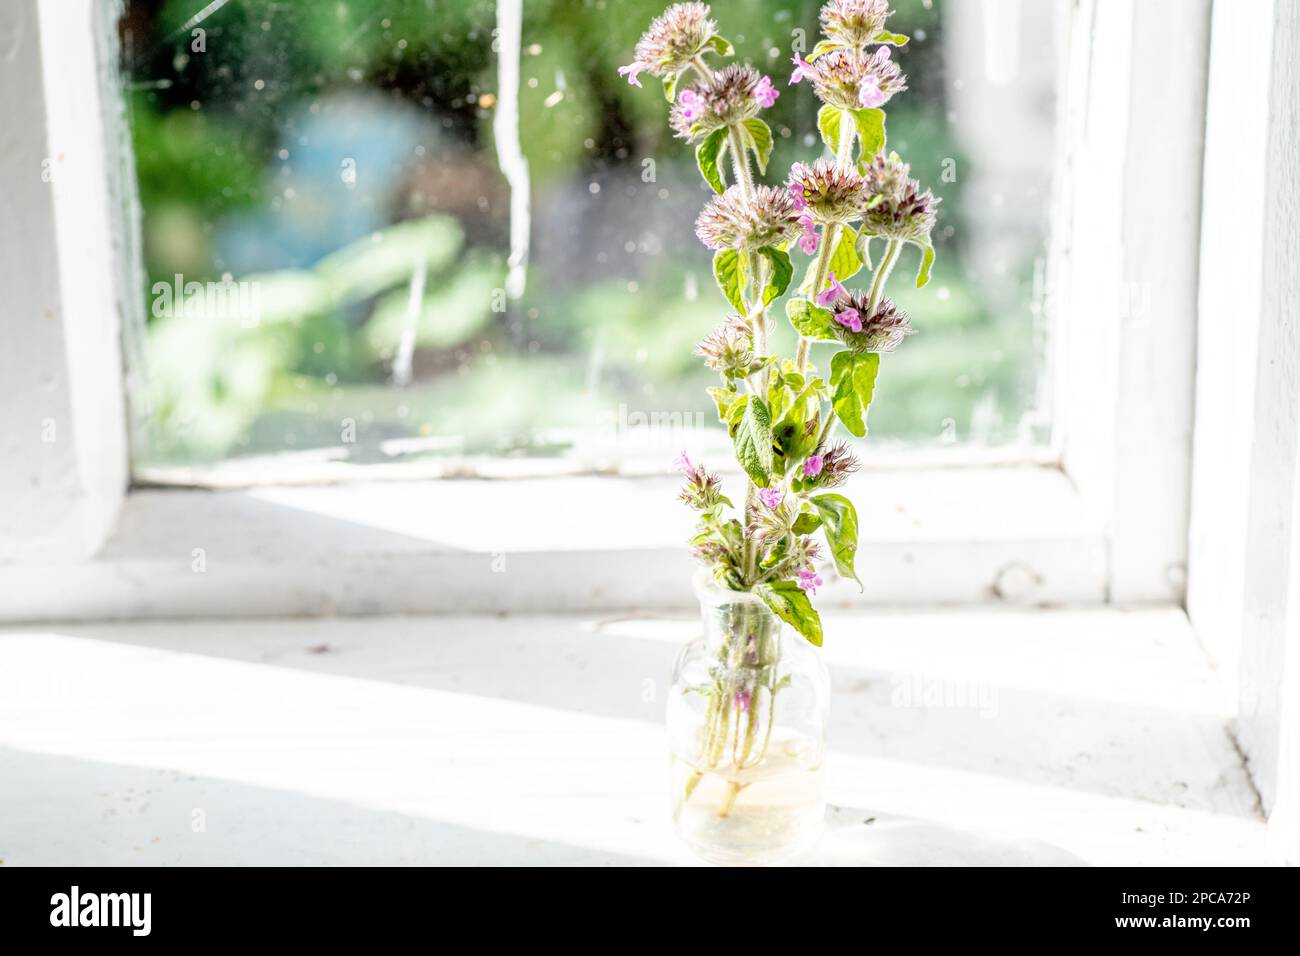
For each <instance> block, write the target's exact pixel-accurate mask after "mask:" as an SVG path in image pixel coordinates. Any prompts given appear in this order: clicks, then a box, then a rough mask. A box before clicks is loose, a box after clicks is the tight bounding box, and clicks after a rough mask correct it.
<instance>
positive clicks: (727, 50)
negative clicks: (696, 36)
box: [709, 33, 883, 56]
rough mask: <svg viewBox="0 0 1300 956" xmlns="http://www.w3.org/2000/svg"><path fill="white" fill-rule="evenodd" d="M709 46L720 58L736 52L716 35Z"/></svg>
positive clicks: (726, 40) (722, 38)
mask: <svg viewBox="0 0 1300 956" xmlns="http://www.w3.org/2000/svg"><path fill="white" fill-rule="evenodd" d="M882 42H883V41H882ZM709 46H711V47H713V51H714V52H715V53H718V54H721V55H722V56H731V55H732V54H733V53H735V52H736V49H735V47H733V46H732V45H731V42H730V41H729V40H728V39H727V38H726V37H723V36H719V35H718V34H716V33H715V34H714V35H713V36H712V37H710V38H709Z"/></svg>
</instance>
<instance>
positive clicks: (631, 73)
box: [618, 62, 650, 86]
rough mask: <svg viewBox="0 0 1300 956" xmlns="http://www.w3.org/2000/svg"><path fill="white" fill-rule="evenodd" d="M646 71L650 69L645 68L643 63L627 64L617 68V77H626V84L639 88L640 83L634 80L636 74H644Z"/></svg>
mask: <svg viewBox="0 0 1300 956" xmlns="http://www.w3.org/2000/svg"><path fill="white" fill-rule="evenodd" d="M648 69H650V67H648V66H646V65H645V64H644V63H641V62H634V63H629V64H628V65H627V66H620V67H619V68H618V75H619V76H626V77H627V81H628V83H630V84H631V85H632V86H640V85H641V81H640V80H638V79H637V78H636V75H637V74H638V73H644V72H645V71H646V70H648Z"/></svg>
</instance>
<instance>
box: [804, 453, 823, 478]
mask: <svg viewBox="0 0 1300 956" xmlns="http://www.w3.org/2000/svg"><path fill="white" fill-rule="evenodd" d="M821 473H822V456H821V455H809V456H808V460H807V461H805V462H804V463H803V476H804V477H805V478H816V477H817V476H818V475H820V474H821Z"/></svg>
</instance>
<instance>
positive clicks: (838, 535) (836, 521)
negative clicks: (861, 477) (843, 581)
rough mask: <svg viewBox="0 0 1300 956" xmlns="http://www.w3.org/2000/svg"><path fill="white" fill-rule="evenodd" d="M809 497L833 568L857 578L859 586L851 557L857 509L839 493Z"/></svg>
mask: <svg viewBox="0 0 1300 956" xmlns="http://www.w3.org/2000/svg"><path fill="white" fill-rule="evenodd" d="M811 501H812V506H813V507H814V508H816V509H817V513H818V514H819V515H821V519H822V527H823V528H824V529H825V531H826V543H827V544H828V545H830V549H831V555H832V556H833V557H834V558H835V569H836V570H837V571H839V572H840V574H841V576H843V577H846V578H852V579H853V580H854V581H857V582H858V589H859V590H861V589H862V581H861V580H860V579H859V578H858V573H857V572H856V571H854V570H853V559H854V557H855V556H856V555H857V553H858V512H857V510H856V509H855V508H854V507H853V502H851V501H849V499H848V498H845V497H844V496H843V495H816V496H814V497H813V498H812V499H811Z"/></svg>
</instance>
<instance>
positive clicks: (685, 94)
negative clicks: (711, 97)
mask: <svg viewBox="0 0 1300 956" xmlns="http://www.w3.org/2000/svg"><path fill="white" fill-rule="evenodd" d="M677 102H679V103H681V116H682V119H684V120H686V121H687V122H691V121H694V120H697V119H699V118H700V117H701V116H702V115H703V114H704V97H702V96H700V94H699V93H696V92H695V91H694V90H682V95H681V96H679V97H677Z"/></svg>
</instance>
